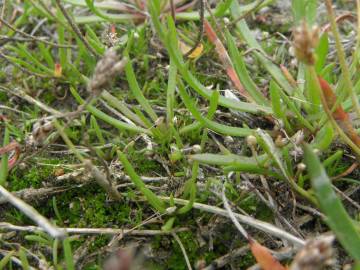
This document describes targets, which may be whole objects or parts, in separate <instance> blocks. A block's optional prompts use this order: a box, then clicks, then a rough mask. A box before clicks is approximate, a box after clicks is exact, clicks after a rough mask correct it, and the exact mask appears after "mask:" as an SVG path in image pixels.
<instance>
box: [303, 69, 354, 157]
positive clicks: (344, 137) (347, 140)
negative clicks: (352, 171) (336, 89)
mask: <svg viewBox="0 0 360 270" xmlns="http://www.w3.org/2000/svg"><path fill="white" fill-rule="evenodd" d="M309 72H310V76H312V77H313V78H317V74H316V71H315V68H314V66H309ZM314 83H315V86H316V89H317V91H319V93H320V99H321V103H322V105H323V108H324V110H325V113H326V115H327V117H328V118H329V120H330V122H331V124H332V125H333V127H334V128H335V130H336V131H337V132H338V133H339V136H340V137H341V139H342V140H343V141H344V142H345V143H346V144H348V145H349V146H350V147H351V148H352V149H353V150H354V152H355V153H356V155H357V156H358V157H360V149H359V147H357V146H356V145H355V144H354V143H353V142H352V140H350V138H349V137H348V136H347V135H346V134H345V132H344V131H343V130H342V128H341V127H340V126H339V125H338V123H337V122H336V120H335V119H334V117H333V115H332V112H331V109H330V108H329V106H328V104H327V102H326V98H325V96H324V93H323V91H322V90H321V86H320V84H319V81H318V80H314Z"/></svg>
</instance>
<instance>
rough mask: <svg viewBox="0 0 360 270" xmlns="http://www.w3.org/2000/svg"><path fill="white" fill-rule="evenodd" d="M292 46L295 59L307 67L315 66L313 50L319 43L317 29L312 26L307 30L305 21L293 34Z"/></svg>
mask: <svg viewBox="0 0 360 270" xmlns="http://www.w3.org/2000/svg"><path fill="white" fill-rule="evenodd" d="M293 35H294V40H293V43H292V46H293V48H294V51H295V55H296V57H297V59H298V60H299V61H301V62H304V63H305V64H307V65H314V64H315V60H316V59H315V54H314V50H315V48H316V46H317V44H318V41H319V28H318V27H316V26H314V27H313V28H311V29H309V27H308V25H307V24H306V22H305V21H303V22H302V24H301V25H300V26H299V27H297V28H296V29H295V30H294V32H293Z"/></svg>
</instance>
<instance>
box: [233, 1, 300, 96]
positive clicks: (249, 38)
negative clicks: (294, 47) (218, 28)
mask: <svg viewBox="0 0 360 270" xmlns="http://www.w3.org/2000/svg"><path fill="white" fill-rule="evenodd" d="M230 10H231V15H232V17H233V18H234V19H236V18H239V17H240V16H241V14H242V11H241V6H240V5H239V3H238V2H237V1H233V2H232V4H231V8H230ZM236 27H237V29H238V30H239V33H240V35H241V37H242V38H243V40H245V42H246V43H247V44H248V46H249V47H250V48H252V49H254V54H255V56H256V57H257V58H258V59H259V60H260V62H261V63H262V64H263V65H264V67H265V68H266V69H267V70H268V72H269V73H270V74H271V76H272V77H273V78H274V79H275V80H276V82H277V83H278V84H279V85H280V86H281V87H282V88H283V89H284V90H285V92H286V93H288V94H292V93H293V92H294V91H295V89H294V88H293V87H292V86H291V85H290V84H289V82H288V81H287V79H286V78H285V76H284V75H283V74H282V72H281V70H280V68H279V67H278V66H276V65H275V64H274V63H273V62H272V61H270V60H269V59H268V57H267V56H266V55H265V52H264V51H263V49H262V48H261V45H260V44H259V43H258V42H257V41H256V39H255V37H254V35H253V34H252V33H251V31H250V29H249V27H248V26H247V24H246V22H245V20H241V21H239V22H237V23H236Z"/></svg>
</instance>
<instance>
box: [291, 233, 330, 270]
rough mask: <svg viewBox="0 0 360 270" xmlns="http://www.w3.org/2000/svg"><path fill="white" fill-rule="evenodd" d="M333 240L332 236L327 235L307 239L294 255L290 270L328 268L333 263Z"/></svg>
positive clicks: (319, 269)
mask: <svg viewBox="0 0 360 270" xmlns="http://www.w3.org/2000/svg"><path fill="white" fill-rule="evenodd" d="M333 241H334V236H329V235H327V236H321V237H319V238H315V239H311V240H309V241H308V242H307V243H306V245H305V246H304V248H303V249H302V250H300V251H299V253H298V254H297V255H296V257H295V259H294V261H293V263H292V264H291V267H290V270H321V269H329V266H330V265H332V264H333V263H334V259H333V258H334V250H333V248H332V243H333Z"/></svg>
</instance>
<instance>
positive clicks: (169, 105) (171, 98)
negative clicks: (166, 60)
mask: <svg viewBox="0 0 360 270" xmlns="http://www.w3.org/2000/svg"><path fill="white" fill-rule="evenodd" d="M176 75H177V67H176V65H175V63H174V61H173V60H171V59H170V69H169V77H168V87H167V92H166V122H167V123H168V125H169V124H170V123H172V122H173V119H174V105H175V88H176Z"/></svg>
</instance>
